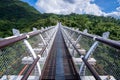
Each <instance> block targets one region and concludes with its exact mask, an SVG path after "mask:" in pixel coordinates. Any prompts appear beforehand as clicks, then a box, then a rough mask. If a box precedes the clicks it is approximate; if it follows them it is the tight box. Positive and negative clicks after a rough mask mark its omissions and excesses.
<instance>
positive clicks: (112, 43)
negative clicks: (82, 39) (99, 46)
mask: <svg viewBox="0 0 120 80" xmlns="http://www.w3.org/2000/svg"><path fill="white" fill-rule="evenodd" d="M64 28H65V29H69V30H71V31H74V32H77V33H79V34H80V35H83V36H86V37H89V38H93V39H94V40H96V41H99V42H101V43H104V44H107V45H109V46H111V47H114V48H116V49H120V43H119V42H117V41H115V40H110V39H105V38H103V37H100V36H96V35H92V34H89V33H83V32H81V31H76V30H73V29H70V28H68V27H64Z"/></svg>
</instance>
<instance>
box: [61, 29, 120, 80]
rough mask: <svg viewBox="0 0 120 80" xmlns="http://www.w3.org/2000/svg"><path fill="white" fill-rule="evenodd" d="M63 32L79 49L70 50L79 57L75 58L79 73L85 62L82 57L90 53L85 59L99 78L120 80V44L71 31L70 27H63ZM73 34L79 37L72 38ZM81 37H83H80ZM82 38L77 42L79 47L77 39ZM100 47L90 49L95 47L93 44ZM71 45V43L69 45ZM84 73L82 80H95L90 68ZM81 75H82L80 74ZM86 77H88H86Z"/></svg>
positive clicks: (84, 69)
mask: <svg viewBox="0 0 120 80" xmlns="http://www.w3.org/2000/svg"><path fill="white" fill-rule="evenodd" d="M63 30H64V31H65V32H66V34H68V37H69V39H70V40H71V42H72V43H73V44H74V46H75V47H76V48H77V50H78V51H79V52H77V51H74V52H73V50H75V48H74V47H72V48H71V47H69V46H68V48H69V49H73V50H69V51H70V52H71V54H72V53H74V54H76V55H77V56H75V55H74V56H73V55H72V56H73V60H74V62H75V65H76V68H77V70H78V72H79V71H80V67H81V64H82V63H83V62H84V61H83V60H82V58H81V55H83V58H85V56H86V55H87V53H90V55H89V57H88V59H85V60H86V61H87V62H88V63H89V64H90V65H91V67H92V68H93V69H94V71H95V72H97V74H98V75H99V77H100V78H101V79H102V80H119V79H120V54H119V53H120V48H119V47H120V43H119V42H117V41H113V40H109V39H105V38H102V37H99V36H95V35H91V34H88V33H84V32H80V31H78V30H75V29H70V28H68V27H63ZM73 33H75V34H74V35H77V36H74V37H73V36H71V35H72V34H73ZM80 35H81V36H80ZM78 36H80V37H79V38H80V39H79V41H77V44H78V45H79V48H78V46H77V45H76V44H75V42H76V39H77V38H78ZM97 41H98V45H96V47H95V46H94V48H93V50H91V52H90V49H91V47H93V44H94V43H95V42H96V44H97ZM69 44H70V43H69ZM80 49H84V50H83V51H84V53H85V54H81V50H80ZM77 53H80V54H81V55H78V54H77ZM82 69H83V71H84V74H85V75H84V76H81V79H82V80H85V79H88V78H89V79H88V80H91V79H92V80H95V78H94V77H93V74H92V75H91V71H89V69H88V67H85V66H84V67H83V68H82ZM80 75H81V74H80ZM85 76H86V77H85Z"/></svg>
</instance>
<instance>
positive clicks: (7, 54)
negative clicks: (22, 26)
mask: <svg viewBox="0 0 120 80" xmlns="http://www.w3.org/2000/svg"><path fill="white" fill-rule="evenodd" d="M25 56H26V57H27V56H30V54H29V52H28V50H27V48H26V46H25V45H24V44H23V41H20V42H17V43H15V44H13V45H10V46H8V47H5V48H1V49H0V78H2V77H3V76H4V77H5V76H6V77H8V78H9V75H24V74H25V71H27V68H26V69H25V68H24V67H28V66H29V64H28V65H26V64H23V63H22V59H23V58H24V57H25ZM23 68H24V71H22V70H23ZM21 71H22V72H21ZM16 78H17V77H16Z"/></svg>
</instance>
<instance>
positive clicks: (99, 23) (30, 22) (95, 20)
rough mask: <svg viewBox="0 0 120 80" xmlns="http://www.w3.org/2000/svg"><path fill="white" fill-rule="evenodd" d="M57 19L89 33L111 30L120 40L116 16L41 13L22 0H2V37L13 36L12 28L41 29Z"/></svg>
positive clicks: (0, 1) (112, 37)
mask: <svg viewBox="0 0 120 80" xmlns="http://www.w3.org/2000/svg"><path fill="white" fill-rule="evenodd" d="M57 21H61V22H62V24H63V25H66V26H70V27H76V28H79V29H80V30H84V29H88V31H89V33H92V34H97V35H102V33H103V32H106V31H109V32H110V38H111V39H115V40H120V20H117V19H115V18H112V17H102V16H100V17H99V16H93V15H78V14H70V15H56V14H45V13H44V14H41V13H40V12H38V11H37V10H36V9H34V8H33V7H31V6H29V5H28V4H27V3H25V2H22V1H20V0H0V37H7V36H11V35H12V32H11V30H12V28H16V29H19V30H20V31H21V32H26V31H27V32H28V31H31V30H32V27H36V28H38V29H40V28H41V27H45V26H50V25H55V24H56V23H57Z"/></svg>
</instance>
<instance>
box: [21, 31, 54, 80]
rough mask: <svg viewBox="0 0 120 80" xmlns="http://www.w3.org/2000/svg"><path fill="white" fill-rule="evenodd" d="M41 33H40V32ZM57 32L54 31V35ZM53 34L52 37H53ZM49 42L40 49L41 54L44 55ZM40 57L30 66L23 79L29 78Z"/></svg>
mask: <svg viewBox="0 0 120 80" xmlns="http://www.w3.org/2000/svg"><path fill="white" fill-rule="evenodd" d="M38 34H39V33H38ZM54 34H55V32H53V35H54ZM53 35H52V36H51V37H53ZM50 40H51V39H49V41H48V43H49V42H50ZM47 46H48V44H47V45H45V47H43V48H42V50H41V51H40V53H39V55H42V54H43V53H44V51H45V49H46V48H47ZM39 59H40V57H39V56H38V57H37V58H36V59H35V60H34V62H33V63H32V65H31V66H30V68H29V69H28V71H27V73H26V74H25V75H24V76H23V77H22V79H21V80H27V79H28V77H29V75H30V74H31V72H32V70H33V69H34V68H35V66H36V64H37V62H38V61H39Z"/></svg>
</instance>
